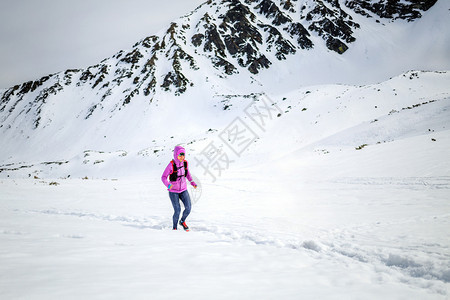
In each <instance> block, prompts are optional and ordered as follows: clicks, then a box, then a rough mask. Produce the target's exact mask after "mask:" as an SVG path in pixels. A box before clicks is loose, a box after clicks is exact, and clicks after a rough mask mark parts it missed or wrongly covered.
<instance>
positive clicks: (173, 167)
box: [161, 146, 197, 231]
mask: <svg viewBox="0 0 450 300" xmlns="http://www.w3.org/2000/svg"><path fill="white" fill-rule="evenodd" d="M185 155H186V151H185V150H184V148H183V147H181V146H176V147H175V149H174V150H173V158H174V159H173V160H172V161H171V162H170V163H169V164H168V165H167V167H166V169H165V170H164V173H163V174H162V177H161V179H162V182H163V183H164V185H165V186H166V187H167V190H168V191H169V197H170V200H171V201H172V206H173V210H174V213H173V230H177V225H178V218H179V217H180V211H181V207H180V200H181V202H183V205H184V211H183V215H182V216H181V220H180V225H181V226H183V229H184V230H186V231H189V227H188V226H187V225H186V218H187V217H188V216H189V213H190V212H191V199H190V197H189V193H188V191H187V185H186V178H187V179H188V180H189V181H190V182H191V185H192V186H193V187H194V188H197V184H196V183H195V182H194V181H193V180H192V176H191V173H190V172H189V167H188V163H187V161H186V160H185V159H184V158H185ZM167 177H169V180H167Z"/></svg>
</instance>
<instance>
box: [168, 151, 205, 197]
mask: <svg viewBox="0 0 450 300" xmlns="http://www.w3.org/2000/svg"><path fill="white" fill-rule="evenodd" d="M182 152H183V153H186V150H184V148H183V147H181V146H176V147H175V149H174V150H173V158H174V162H175V164H176V166H177V173H178V178H177V181H170V182H169V180H168V177H169V175H170V174H172V173H173V165H172V162H169V164H168V165H167V167H166V169H165V170H164V173H163V174H162V176H161V180H162V182H163V183H164V185H165V186H166V187H167V188H169V184H172V185H173V187H172V188H171V189H170V190H169V192H172V193H182V192H184V191H185V190H187V185H186V178H187V179H188V180H189V181H190V182H191V185H193V186H196V185H197V184H196V183H195V182H194V181H192V176H191V172H189V165H188V168H187V170H185V169H184V162H180V161H179V160H178V154H180V153H182ZM186 172H187V176H186V177H185V174H186Z"/></svg>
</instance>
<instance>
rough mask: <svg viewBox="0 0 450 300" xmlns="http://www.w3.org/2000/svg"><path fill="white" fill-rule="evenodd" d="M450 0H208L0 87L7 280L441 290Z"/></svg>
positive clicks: (171, 287)
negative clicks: (187, 200) (122, 44)
mask: <svg viewBox="0 0 450 300" xmlns="http://www.w3.org/2000/svg"><path fill="white" fill-rule="evenodd" d="M449 12H450V2H449V1H447V0H438V1H422V0H417V1H413V0H370V1H369V0H367V1H364V0H353V1H350V0H348V1H347V0H346V1H344V0H273V1H269V0H254V1H252V0H241V1H238V0H227V1H225V0H224V1H213V0H210V1H208V2H206V3H204V4H203V5H201V6H200V7H198V8H197V9H196V10H195V11H193V12H191V13H189V14H188V15H186V16H184V17H181V18H180V19H178V20H176V21H174V22H173V23H171V24H170V25H169V26H168V28H167V30H164V31H161V32H160V33H158V34H156V35H154V36H150V37H147V38H145V39H143V40H141V41H140V42H138V43H137V44H136V45H134V46H133V47H132V48H131V49H129V50H126V51H120V52H118V53H117V54H115V55H113V56H111V57H110V58H107V59H105V60H103V61H102V62H101V63H99V64H98V65H96V66H92V67H89V68H86V69H83V70H67V71H64V72H60V73H57V74H53V75H49V76H45V77H43V78H41V79H39V80H36V81H33V82H27V83H23V84H20V85H17V86H14V87H12V88H9V89H5V90H2V91H0V99H1V100H0V204H1V205H0V244H1V245H2V248H1V251H0V266H1V268H0V278H1V283H0V298H2V299H3V298H5V299H17V298H24V299H25V298H26V299H61V298H64V299H80V298H83V299H105V298H108V299H116V298H117V299H124V298H125V299H127V298H133V299H149V298H151V299H174V298H183V299H254V298H258V299H299V298H300V299H380V298H386V299H448V298H449V295H450V292H449V291H450V272H449V269H450V267H449V249H450V235H449V228H450V227H449V224H450V202H449V201H448V199H449V195H450V193H449V191H450V154H449V153H450V152H449V151H448V149H450V58H449V56H448V53H450V34H449V33H450V32H449V30H450V29H449V28H450V26H449V25H450V24H449V20H450V18H449ZM177 144H182V145H183V146H184V147H185V148H186V154H187V157H186V158H187V160H188V161H189V168H190V170H191V173H192V174H193V175H194V176H195V181H196V182H197V184H198V185H199V188H198V189H196V190H194V189H193V188H192V189H190V190H189V193H190V195H191V198H192V202H193V209H192V212H191V214H190V215H189V218H188V220H187V222H188V224H189V226H190V228H191V232H189V233H185V232H183V231H182V230H178V231H173V230H172V213H173V210H172V206H171V204H170V201H169V198H168V195H167V190H166V188H165V187H164V186H163V184H162V182H161V174H162V172H163V170H164V168H165V166H166V165H167V164H168V163H169V161H170V159H172V157H173V154H172V151H173V148H174V146H175V145H177ZM24 286H26V287H27V288H26V289H24V288H23V287H24Z"/></svg>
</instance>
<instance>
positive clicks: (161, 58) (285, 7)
mask: <svg viewBox="0 0 450 300" xmlns="http://www.w3.org/2000/svg"><path fill="white" fill-rule="evenodd" d="M436 1H437V0H419V1H417V0H414V1H413V0H407V1H400V0H396V1H387V0H382V1H378V2H377V1H363V0H352V1H345V2H343V1H338V0H303V1H302V0H277V1H275V0H274V1H272V0H222V1H218V0H217V1H213V0H209V1H207V2H205V3H204V4H203V5H201V6H199V7H198V8H197V9H196V10H194V11H193V12H191V13H190V14H188V15H186V16H184V17H182V18H180V19H179V20H178V21H177V22H173V23H171V24H170V26H169V28H168V29H167V30H166V31H165V32H162V33H161V34H159V35H153V36H149V37H147V38H145V39H143V40H141V41H140V42H138V43H136V44H135V45H134V46H133V48H132V49H131V50H129V51H119V52H118V53H116V54H115V55H113V56H112V57H110V58H107V59H105V60H103V61H102V62H101V63H99V64H97V65H94V66H91V67H88V68H86V69H75V70H66V71H64V72H60V73H57V74H53V75H48V76H44V77H42V78H41V79H39V80H36V81H30V82H26V83H23V84H20V85H16V86H14V87H11V88H9V89H6V90H4V91H0V93H1V94H0V95H1V98H0V114H1V115H0V127H4V126H7V125H6V124H7V123H10V122H8V121H11V120H12V119H13V120H16V119H17V118H19V116H20V115H23V114H28V113H30V112H32V113H33V115H34V117H33V125H32V126H33V128H38V127H39V126H40V124H41V111H42V107H43V106H44V105H45V103H46V100H47V99H48V97H53V96H55V95H57V94H59V93H60V92H61V91H63V90H67V89H70V90H73V91H77V92H76V93H77V94H82V92H81V91H84V90H91V93H92V94H93V95H95V98H96V99H97V100H96V101H94V103H93V104H92V105H91V106H90V107H89V108H88V109H87V110H86V112H85V115H84V118H86V119H87V118H89V117H90V116H91V115H92V114H93V113H94V112H95V111H96V110H97V109H101V108H103V107H105V106H107V105H106V104H105V102H107V101H110V102H111V103H110V106H111V105H112V106H113V108H112V110H116V109H121V108H122V107H123V106H126V105H127V104H129V103H130V102H131V101H133V98H135V97H136V96H138V95H139V96H140V97H145V99H148V101H149V102H152V101H153V99H154V98H155V97H157V95H158V94H159V93H161V92H170V93H173V94H174V95H181V94H183V93H184V92H185V91H186V90H187V89H189V88H190V87H193V86H194V85H195V83H194V78H193V77H197V76H198V77H201V78H208V76H211V74H215V75H217V77H218V78H222V79H223V78H228V77H230V76H234V75H236V74H241V75H242V74H244V75H245V76H247V77H251V76H258V74H260V73H261V72H264V70H266V69H270V68H271V66H272V65H273V64H278V62H279V61H284V60H286V58H287V57H289V56H294V55H296V54H298V53H300V52H302V51H313V50H314V49H315V48H317V47H323V46H325V47H326V48H327V49H328V50H330V51H331V52H330V53H329V55H340V54H343V53H345V52H346V51H347V50H348V49H349V47H351V45H352V43H354V42H355V39H356V38H355V34H354V33H355V32H356V31H357V30H359V29H360V25H359V24H358V23H357V22H356V21H355V20H354V16H355V15H362V16H364V17H366V18H370V19H374V20H375V21H376V22H394V21H396V20H399V19H401V20H407V21H414V20H415V19H417V18H420V17H421V15H422V13H423V12H424V11H426V10H427V9H429V8H430V7H432V6H433V5H434V4H435V3H436ZM202 60H204V61H206V62H207V64H209V66H208V67H204V65H205V64H200V63H199V62H200V61H202ZM200 65H202V66H203V67H202V68H201V67H200ZM211 67H212V69H211ZM208 68H209V69H208ZM246 74H247V75H246Z"/></svg>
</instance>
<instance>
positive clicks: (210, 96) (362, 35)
mask: <svg viewBox="0 0 450 300" xmlns="http://www.w3.org/2000/svg"><path fill="white" fill-rule="evenodd" d="M447 6H448V3H447V2H446V1H438V2H436V1H433V0H432V1H380V2H374V1H373V2H372V1H345V2H344V1H321V0H305V1H300V0H291V1H289V0H279V1H270V0H261V1H251V0H246V1H238V0H224V1H207V2H205V3H204V4H203V5H201V6H199V7H198V8H197V9H196V10H194V11H193V12H191V13H189V14H187V15H186V16H183V17H181V18H180V19H178V20H176V21H175V22H173V23H171V24H170V25H169V26H168V28H167V30H165V31H161V32H160V33H158V34H156V35H153V36H150V37H147V38H145V39H143V40H141V41H139V42H138V43H136V44H135V45H134V46H133V47H132V48H131V49H129V50H127V51H120V52H118V53H116V54H115V55H113V56H112V57H110V58H107V59H105V60H103V61H102V62H101V63H99V64H98V65H95V66H91V67H89V68H86V69H82V70H67V71H64V72H60V73H57V74H53V75H49V76H45V77H43V78H41V79H39V80H36V81H32V82H26V83H23V84H19V85H16V86H14V87H11V88H9V89H6V90H2V91H0V95H1V102H0V132H1V144H2V147H1V149H0V158H1V162H0V163H1V164H2V166H3V169H8V168H7V167H5V166H8V165H10V164H18V163H21V164H20V165H19V168H20V166H23V165H32V164H36V163H39V164H40V163H50V162H51V164H54V165H55V166H59V165H60V164H61V163H62V162H66V161H70V160H73V158H74V157H80V156H83V155H84V154H83V153H86V151H87V153H90V151H99V152H108V153H109V152H116V151H119V153H128V152H130V151H131V152H139V153H143V152H141V151H144V149H147V150H146V151H147V152H148V151H150V152H151V151H156V152H158V147H162V145H165V144H166V143H170V144H172V143H173V142H175V141H177V142H175V143H178V142H191V141H193V140H196V138H197V139H204V138H206V137H205V133H208V132H211V131H209V129H216V130H220V128H223V127H224V126H226V125H227V122H229V121H230V119H229V118H230V115H236V114H238V112H237V111H235V112H234V113H229V112H227V111H224V110H229V109H230V108H232V107H238V104H237V102H238V101H239V100H238V99H247V98H246V97H250V98H255V95H260V94H266V95H270V96H271V97H273V98H274V99H275V101H277V99H276V98H279V95H281V94H285V93H287V92H290V91H294V90H297V89H299V88H302V87H305V86H311V85H315V84H368V83H376V82H381V81H385V80H387V79H389V77H391V76H394V75H395V76H397V75H399V74H401V73H403V72H406V71H408V70H409V69H425V70H436V71H438V70H446V69H448V68H449V67H450V62H449V59H448V54H447V53H448V50H449V49H450V46H449V45H450V41H449V34H448V27H449V26H446V25H447V23H448V16H447V15H448V9H447ZM430 49H432V50H430ZM442 76H443V77H442V78H445V75H442ZM444 81H445V79H444ZM412 104H415V103H412ZM288 106H289V105H288ZM291 106H292V105H291ZM186 135H187V136H195V137H196V138H192V140H188V139H186ZM122 151H123V152H122ZM144 152H145V151H144ZM123 155H126V154H123ZM100 160H101V159H100ZM17 168H18V166H17V165H15V167H11V168H9V169H17Z"/></svg>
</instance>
